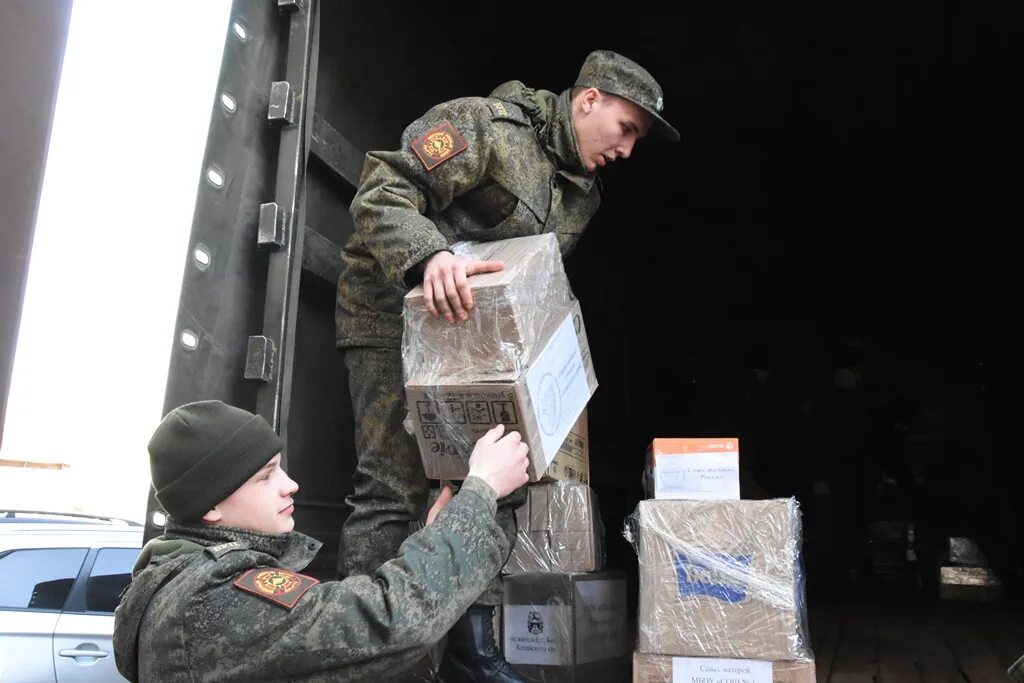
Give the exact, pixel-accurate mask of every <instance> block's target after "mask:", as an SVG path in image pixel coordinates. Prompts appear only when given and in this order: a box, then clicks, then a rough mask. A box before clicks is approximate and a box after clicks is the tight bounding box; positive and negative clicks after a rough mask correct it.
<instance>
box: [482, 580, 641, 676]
mask: <svg viewBox="0 0 1024 683" xmlns="http://www.w3.org/2000/svg"><path fill="white" fill-rule="evenodd" d="M504 586H505V599H504V603H503V606H502V629H501V630H502V645H503V647H502V651H503V653H504V655H505V659H506V660H508V662H509V663H510V664H512V666H513V667H514V668H515V670H516V672H517V673H519V674H520V675H522V676H523V677H524V678H526V679H527V680H530V681H558V682H565V683H576V682H584V681H585V682H586V683H620V682H621V681H628V680H629V671H630V668H631V665H630V653H631V652H632V650H633V641H632V638H631V637H630V635H629V633H628V630H627V629H628V626H627V625H628V618H627V613H626V610H627V606H626V577H625V574H624V573H622V572H619V571H607V572H592V573H574V574H523V575H521V576H509V577H506V578H505V580H504Z"/></svg>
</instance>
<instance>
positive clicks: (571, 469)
mask: <svg viewBox="0 0 1024 683" xmlns="http://www.w3.org/2000/svg"><path fill="white" fill-rule="evenodd" d="M540 480H541V481H572V482H576V483H578V484H589V483H590V434H589V430H588V429H587V409H586V408H584V409H583V412H582V413H580V416H579V419H577V420H576V424H574V425H573V426H572V429H570V430H569V435H568V436H567V437H565V441H563V442H562V445H561V446H559V448H558V452H557V453H555V457H554V459H553V460H552V461H551V464H550V465H548V469H547V470H546V471H545V472H544V476H542V477H541V478H540Z"/></svg>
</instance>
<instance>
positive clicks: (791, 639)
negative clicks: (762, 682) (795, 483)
mask: <svg viewBox="0 0 1024 683" xmlns="http://www.w3.org/2000/svg"><path fill="white" fill-rule="evenodd" d="M636 517H637V520H636V522H637V527H638V530H637V531H638V536H639V538H638V543H637V546H638V553H639V560H640V606H639V615H638V626H639V639H638V648H637V649H638V650H639V651H640V652H643V653H650V654H663V655H676V656H682V657H728V658H737V659H756V660H794V659H797V660H810V659H811V658H812V656H811V650H810V645H809V642H810V641H809V638H808V632H807V624H806V609H805V603H804V585H803V573H802V567H801V557H800V540H801V532H800V513H799V508H798V506H797V502H796V500H795V499H793V498H785V499H774V500H719V501H690V500H645V501H641V502H640V503H639V505H638V507H637V513H636Z"/></svg>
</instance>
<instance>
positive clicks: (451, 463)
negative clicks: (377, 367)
mask: <svg viewBox="0 0 1024 683" xmlns="http://www.w3.org/2000/svg"><path fill="white" fill-rule="evenodd" d="M596 390H597V377H596V375H595V374H594V364H593V359H592V358H591V355H590V345H589V343H588V342H587V332H586V328H585V327H584V326H583V315H582V313H581V311H580V308H579V302H573V304H572V306H571V308H570V310H569V312H568V313H566V315H565V316H564V317H563V318H562V319H561V320H560V321H559V322H558V324H557V325H555V326H553V327H552V328H551V329H549V330H548V333H547V336H546V337H545V338H544V339H543V345H542V349H541V351H540V352H539V353H538V354H537V356H536V357H534V358H532V359H531V361H530V365H529V366H528V367H526V368H525V369H524V371H523V372H522V373H521V374H520V375H519V376H518V377H516V378H515V379H509V380H504V381H467V382H463V383H456V384H445V383H440V384H433V383H429V382H428V383H423V380H422V379H421V378H416V377H413V378H411V379H409V380H408V381H407V382H406V387H405V392H406V399H407V402H408V407H409V415H410V419H411V422H412V428H413V431H414V434H415V436H416V440H417V442H418V444H419V448H420V455H421V456H422V458H423V466H424V469H425V471H426V474H427V477H428V478H430V479H465V478H466V475H467V474H468V472H469V456H470V454H471V453H472V452H473V446H474V445H475V444H476V441H477V439H479V438H480V437H481V436H483V435H484V434H485V433H486V432H487V430H489V429H490V428H491V427H492V426H493V425H494V424H496V423H498V422H500V423H502V424H504V425H505V429H506V431H512V430H516V431H518V432H520V434H521V435H522V437H523V439H524V441H525V442H526V443H527V444H528V445H529V446H530V466H529V476H530V481H538V480H539V479H540V478H541V476H543V475H544V474H545V472H546V471H547V469H548V467H549V465H550V464H551V462H552V460H553V459H554V457H555V454H556V453H557V452H558V449H559V448H560V447H561V446H562V443H563V442H564V441H565V439H566V436H568V434H569V432H570V430H571V429H572V427H573V426H574V425H575V424H576V421H577V419H578V418H579V416H580V414H581V413H582V412H583V410H584V408H585V407H586V405H587V403H588V402H589V400H590V397H591V396H593V394H594V391H596Z"/></svg>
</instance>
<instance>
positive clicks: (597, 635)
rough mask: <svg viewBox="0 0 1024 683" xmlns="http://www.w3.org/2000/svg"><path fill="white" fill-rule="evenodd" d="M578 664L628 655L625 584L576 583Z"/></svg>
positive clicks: (617, 582)
mask: <svg viewBox="0 0 1024 683" xmlns="http://www.w3.org/2000/svg"><path fill="white" fill-rule="evenodd" d="M576 602H577V606H576V663H577V664H583V663H585V662H596V661H598V660H600V659H611V658H612V657H618V656H619V655H622V654H625V653H626V649H627V648H626V583H625V582H624V581H577V582H576Z"/></svg>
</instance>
